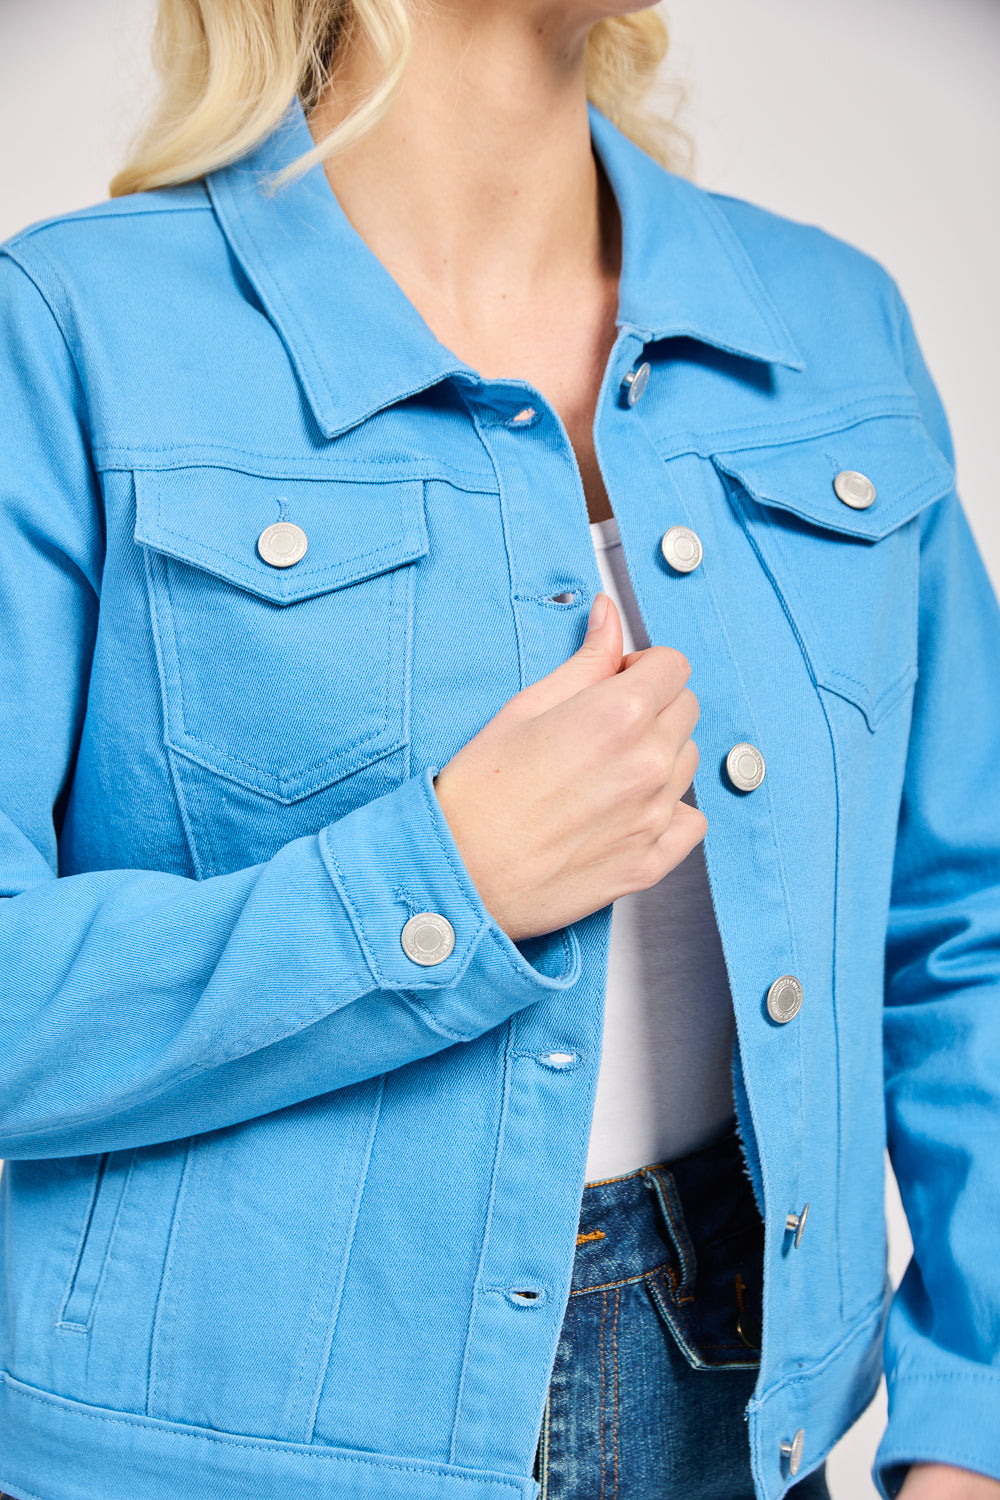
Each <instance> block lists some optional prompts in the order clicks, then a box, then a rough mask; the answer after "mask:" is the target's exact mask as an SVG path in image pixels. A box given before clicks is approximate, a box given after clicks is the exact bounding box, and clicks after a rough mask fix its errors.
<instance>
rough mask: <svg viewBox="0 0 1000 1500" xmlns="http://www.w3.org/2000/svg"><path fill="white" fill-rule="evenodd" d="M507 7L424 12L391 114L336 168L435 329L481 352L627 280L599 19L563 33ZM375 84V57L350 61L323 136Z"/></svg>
mask: <svg viewBox="0 0 1000 1500" xmlns="http://www.w3.org/2000/svg"><path fill="white" fill-rule="evenodd" d="M511 9H512V8H511V7H507V8H506V9H505V8H504V7H502V6H500V7H498V8H497V9H496V10H495V11H494V10H493V9H491V8H490V6H489V5H488V4H486V3H484V0H463V4H458V5H456V6H455V7H454V8H453V9H452V10H451V11H450V13H449V14H447V15H444V14H434V15H428V14H427V13H425V12H424V11H422V10H419V9H418V10H417V13H416V14H415V15H414V21H413V25H414V37H413V52H412V54H411V57H410V61H409V63H408V65H407V72H406V75H405V78H404V81H403V85H402V88H401V90H400V92H399V94H398V95H397V97H396V99H395V100H394V102H393V104H392V106H391V107H390V110H389V112H388V114H387V115H386V117H385V118H384V119H383V120H381V121H380V122H379V124H378V125H376V126H375V128H374V129H373V130H372V131H370V132H369V134H368V135H366V136H365V137H364V139H363V140H361V141H360V142H358V143H357V144H356V145H354V146H352V147H350V148H349V149H348V150H347V151H345V152H343V153H341V154H339V155H337V156H334V157H333V158H332V159H331V160H330V161H328V162H327V163H326V164H325V165H326V171H327V176H328V178H329V181H330V185H331V187H332V189H333V191H334V193H335V194H336V196H337V199H338V201H339V203H340V205H341V207H342V208H343V210H344V213H345V214H346V216H347V218H348V219H349V221H350V222H351V224H352V225H353V226H354V228H355V229H356V230H357V232H358V233H359V234H360V236H361V237H362V239H364V240H365V242H366V243H367V244H368V246H369V247H370V248H371V249H372V251H373V252H374V253H375V254H376V255H377V256H378V258H379V259H380V260H381V261H382V263H383V265H385V267H386V269H387V270H388V271H389V272H390V274H391V275H392V276H393V277H394V278H395V279H396V280H397V281H398V282H399V284H400V285H401V286H402V288H403V290H404V291H405V292H406V293H407V294H408V295H409V296H410V297H411V300H413V301H414V303H415V304H416V305H417V306H418V307H420V309H421V310H422V311H423V312H424V315H425V316H426V317H427V318H428V321H429V322H431V324H432V326H434V325H435V322H438V323H440V324H441V325H443V326H446V327H451V328H462V329H465V330H467V332H468V334H469V337H470V338H472V339H475V338H476V337H477V336H478V335H480V334H483V335H485V333H486V330H490V329H496V328H497V327H498V326H501V325H506V326H514V327H517V326H525V325H527V324H530V323H532V322H537V318H538V316H539V312H540V310H543V309H546V308H550V307H552V306H554V305H557V304H558V305H559V306H565V305H566V304H567V302H570V303H571V302H572V300H573V299H574V298H575V297H585V298H588V299H590V300H592V298H593V295H594V288H595V286H598V285H602V286H605V287H606V286H608V285H611V284H615V285H616V284H617V277H618V272H619V267H620V224H619V223H618V212H617V206H616V204H615V201H614V195H613V194H612V193H611V191H610V189H609V187H608V185H607V183H606V181H604V180H603V174H602V173H601V172H600V170H599V168H598V164H597V161H596V159H595V157H594V154H593V152H592V150H591V144H590V123H589V119H588V115H587V100H586V91H585V84H584V50H585V43H586V33H587V30H588V29H589V24H590V23H592V21H593V19H595V18H594V17H590V18H588V24H586V25H584V24H583V23H582V21H581V19H580V18H579V17H574V18H573V20H574V24H575V29H574V30H572V31H571V32H570V33H567V32H566V31H565V30H564V31H563V33H562V34H560V35H556V34H550V33H549V32H547V31H546V29H545V27H544V26H539V25H538V24H537V22H534V21H532V19H531V18H530V17H528V16H525V15H519V14H512V13H511ZM514 9H516V7H514ZM562 24H563V26H564V28H565V27H566V26H568V24H569V23H568V22H567V20H566V18H562ZM378 76H379V68H378V65H377V63H376V62H375V61H374V60H373V59H372V57H371V54H370V53H369V51H368V50H367V48H363V47H361V46H360V45H359V46H357V47H355V48H354V49H351V50H349V51H348V52H347V53H346V54H345V55H344V56H343V57H342V59H341V60H340V62H339V64H338V68H337V71H336V75H335V77H334V79H333V80H332V81H331V84H330V86H329V87H328V89H327V91H326V93H325V95H324V97H323V98H322V99H321V101H320V103H319V105H318V106H317V108H316V109H315V110H314V111H313V113H312V115H311V117H310V128H311V129H312V132H313V135H314V137H318V136H319V135H321V134H323V133H325V132H326V131H328V130H329V129H331V128H332V127H333V126H334V125H336V124H337V123H339V121H340V120H341V119H342V118H343V117H344V116H345V115H346V114H347V113H348V112H349V111H350V110H351V108H353V107H354V106H355V104H356V103H357V101H358V99H359V97H360V96H361V93H363V92H364V91H366V90H367V89H368V88H370V87H371V84H372V83H373V82H374V81H376V80H377V78H378Z"/></svg>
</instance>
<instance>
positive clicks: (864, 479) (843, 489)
mask: <svg viewBox="0 0 1000 1500" xmlns="http://www.w3.org/2000/svg"><path fill="white" fill-rule="evenodd" d="M833 488H834V491H835V492H836V495H837V499H838V500H843V502H844V504H845V505H849V506H850V507H851V509H852V510H867V509H868V507H869V505H871V504H872V502H873V501H874V499H875V486H874V485H873V484H872V482H871V480H870V479H869V478H868V476H867V474H859V473H857V471H856V470H855V469H842V470H841V472H840V473H839V474H838V475H837V477H836V479H835V480H834V481H833Z"/></svg>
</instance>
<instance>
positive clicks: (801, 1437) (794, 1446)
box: [781, 1427, 806, 1475]
mask: <svg viewBox="0 0 1000 1500" xmlns="http://www.w3.org/2000/svg"><path fill="white" fill-rule="evenodd" d="M805 1441H806V1435H805V1432H804V1430H803V1429H802V1428H801V1427H800V1428H799V1430H798V1432H797V1433H796V1434H795V1436H794V1437H793V1438H792V1441H791V1442H790V1443H782V1445H781V1456H782V1458H787V1459H788V1472H789V1474H793V1475H794V1474H797V1473H798V1472H799V1465H800V1464H801V1462H802V1449H803V1448H804V1446H805Z"/></svg>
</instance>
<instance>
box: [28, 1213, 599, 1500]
mask: <svg viewBox="0 0 1000 1500" xmlns="http://www.w3.org/2000/svg"><path fill="white" fill-rule="evenodd" d="M604 1238H605V1234H604V1230H603V1229H591V1230H590V1232H589V1233H588V1234H578V1235H577V1237H576V1243H577V1244H578V1245H585V1244H586V1243H587V1241H588V1240H603V1239H604ZM0 1500H3V1496H2V1495H0Z"/></svg>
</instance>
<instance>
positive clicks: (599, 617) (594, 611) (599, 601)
mask: <svg viewBox="0 0 1000 1500" xmlns="http://www.w3.org/2000/svg"><path fill="white" fill-rule="evenodd" d="M607 612H608V596H607V594H595V595H594V602H593V604H592V605H591V606H590V617H589V619H588V620H587V634H588V635H589V634H590V632H591V631H592V630H600V628H601V626H602V625H603V624H604V617H605V615H606V614H607Z"/></svg>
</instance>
